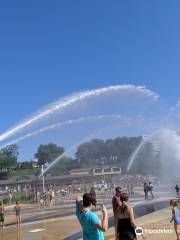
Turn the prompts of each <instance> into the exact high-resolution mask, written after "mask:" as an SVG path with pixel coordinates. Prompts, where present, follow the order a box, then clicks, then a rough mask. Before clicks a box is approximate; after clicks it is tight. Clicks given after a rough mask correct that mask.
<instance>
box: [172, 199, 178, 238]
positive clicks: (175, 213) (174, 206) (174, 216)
mask: <svg viewBox="0 0 180 240" xmlns="http://www.w3.org/2000/svg"><path fill="white" fill-rule="evenodd" d="M170 205H171V206H172V218H171V220H170V222H171V223H172V222H173V221H174V229H175V232H176V236H177V240H180V209H179V208H178V207H177V201H176V200H175V199H172V200H171V201H170Z"/></svg>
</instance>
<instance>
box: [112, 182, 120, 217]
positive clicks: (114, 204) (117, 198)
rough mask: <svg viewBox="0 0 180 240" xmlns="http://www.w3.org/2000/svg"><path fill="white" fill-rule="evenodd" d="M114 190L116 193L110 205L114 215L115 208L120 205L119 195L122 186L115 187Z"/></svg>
mask: <svg viewBox="0 0 180 240" xmlns="http://www.w3.org/2000/svg"><path fill="white" fill-rule="evenodd" d="M115 191H116V194H115V195H114V196H113V198H112V207H113V213H114V216H115V212H116V209H117V208H118V207H119V206H120V205H121V200H120V196H121V193H122V188H121V187H116V189H115Z"/></svg>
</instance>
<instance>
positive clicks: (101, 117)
mask: <svg viewBox="0 0 180 240" xmlns="http://www.w3.org/2000/svg"><path fill="white" fill-rule="evenodd" d="M108 118H114V119H121V118H122V116H121V115H120V114H109V115H97V116H88V117H81V118H77V119H71V120H67V121H64V122H59V123H55V124H52V125H49V126H47V127H44V128H40V129H38V130H36V131H34V132H30V133H28V134H26V135H24V136H21V137H19V138H16V139H14V140H12V141H10V142H7V143H6V144H4V145H2V146H0V150H1V149H3V148H5V147H7V146H8V145H12V144H17V143H19V142H21V141H23V140H26V139H28V138H31V137H34V136H36V135H39V134H42V133H44V132H46V131H49V130H52V129H56V128H62V127H65V126H67V125H71V124H74V123H80V122H83V121H92V120H104V119H108ZM124 118H125V117H124ZM126 119H127V120H128V119H129V118H128V117H126Z"/></svg>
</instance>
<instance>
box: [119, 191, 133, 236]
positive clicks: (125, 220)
mask: <svg viewBox="0 0 180 240" xmlns="http://www.w3.org/2000/svg"><path fill="white" fill-rule="evenodd" d="M128 198H129V197H128V194H127V193H121V196H120V200H121V202H122V204H121V206H119V207H118V208H117V209H116V212H115V219H116V221H115V224H116V226H115V228H116V239H117V240H135V239H136V233H135V229H136V228H137V224H136V222H135V218H134V211H133V208H132V207H130V206H129V205H128Z"/></svg>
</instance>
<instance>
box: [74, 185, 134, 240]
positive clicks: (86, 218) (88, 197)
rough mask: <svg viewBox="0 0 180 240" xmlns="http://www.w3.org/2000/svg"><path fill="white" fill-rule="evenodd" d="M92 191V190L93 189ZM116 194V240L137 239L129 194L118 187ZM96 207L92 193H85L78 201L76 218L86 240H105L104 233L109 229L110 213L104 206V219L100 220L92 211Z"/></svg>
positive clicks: (114, 201) (113, 202)
mask: <svg viewBox="0 0 180 240" xmlns="http://www.w3.org/2000/svg"><path fill="white" fill-rule="evenodd" d="M91 190H92V189H91ZM115 190H116V194H115V195H114V197H113V198H112V208H113V213H114V223H115V236H116V240H134V239H136V233H135V229H136V228H137V224H136V222H135V217H134V212H133V208H132V207H131V206H130V205H129V203H128V199H129V197H128V193H126V192H124V191H123V189H122V188H121V187H116V189H115ZM93 206H95V207H96V198H95V196H94V195H93V194H92V191H91V192H90V193H85V194H84V195H83V197H81V196H78V197H77V199H76V216H77V218H78V220H79V222H80V224H81V226H82V228H83V239H84V240H104V234H103V232H105V231H107V228H108V212H107V209H106V207H105V206H104V204H102V205H101V208H102V218H101V219H100V218H99V217H98V216H97V214H96V213H95V212H93V211H92V209H93Z"/></svg>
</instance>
